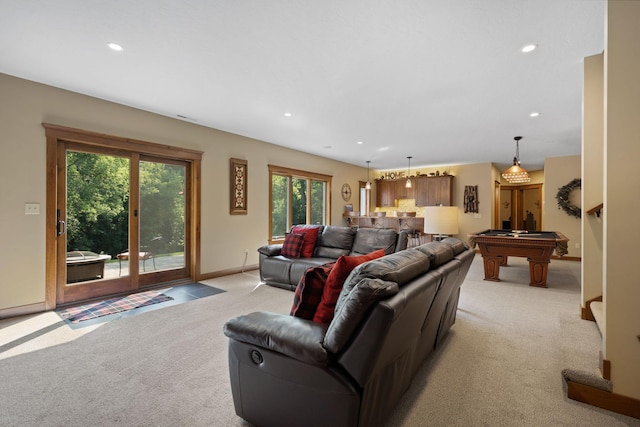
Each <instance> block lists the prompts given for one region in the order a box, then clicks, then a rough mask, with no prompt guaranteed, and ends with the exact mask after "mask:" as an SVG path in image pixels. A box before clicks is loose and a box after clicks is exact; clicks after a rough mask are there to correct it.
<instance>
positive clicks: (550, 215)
mask: <svg viewBox="0 0 640 427" xmlns="http://www.w3.org/2000/svg"><path fill="white" fill-rule="evenodd" d="M581 172H582V160H581V158H580V156H563V157H548V158H546V159H545V160H544V186H543V187H542V192H543V199H544V204H543V216H544V228H545V230H553V231H559V232H561V233H562V234H564V235H565V236H567V238H568V239H569V247H568V249H569V252H568V254H567V256H571V257H580V256H581V254H582V249H581V247H582V223H581V221H580V218H576V217H573V216H570V215H568V214H567V213H566V212H565V211H563V210H562V209H558V202H557V200H556V194H558V189H559V188H560V187H562V186H565V185H567V184H568V183H569V182H571V181H572V180H573V179H575V178H580V177H581ZM574 193H575V194H574ZM580 193H581V190H574V192H573V193H572V194H571V201H572V202H573V203H575V204H576V205H578V206H579V205H580ZM576 245H578V246H577V247H576Z"/></svg>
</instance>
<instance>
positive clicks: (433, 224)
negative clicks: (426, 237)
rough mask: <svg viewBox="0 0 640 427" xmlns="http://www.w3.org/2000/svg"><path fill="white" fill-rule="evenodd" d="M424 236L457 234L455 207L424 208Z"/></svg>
mask: <svg viewBox="0 0 640 427" xmlns="http://www.w3.org/2000/svg"><path fill="white" fill-rule="evenodd" d="M424 233H425V234H448V235H453V234H458V207H457V206H426V207H425V208H424Z"/></svg>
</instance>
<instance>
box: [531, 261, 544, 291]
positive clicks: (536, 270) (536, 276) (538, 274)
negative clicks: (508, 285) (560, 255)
mask: <svg viewBox="0 0 640 427" xmlns="http://www.w3.org/2000/svg"><path fill="white" fill-rule="evenodd" d="M528 261H529V276H530V277H531V281H530V282H529V286H537V287H539V288H546V287H547V272H548V271H549V262H545V261H534V260H528Z"/></svg>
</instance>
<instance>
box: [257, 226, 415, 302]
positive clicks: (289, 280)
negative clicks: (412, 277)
mask: <svg viewBox="0 0 640 427" xmlns="http://www.w3.org/2000/svg"><path fill="white" fill-rule="evenodd" d="M305 227H314V228H318V229H319V231H318V237H317V240H316V243H315V246H314V249H313V256H312V257H309V258H287V257H285V256H283V255H282V254H281V252H282V244H274V245H266V246H262V247H260V248H258V254H259V255H258V257H259V261H258V262H259V268H260V280H261V281H262V282H264V283H266V284H267V285H271V286H276V287H279V288H284V289H289V290H292V291H293V290H295V289H296V286H297V285H298V282H300V278H301V277H302V275H303V274H304V272H305V271H306V270H307V269H308V268H309V267H316V266H318V265H322V264H326V263H328V262H334V261H336V260H337V259H338V258H339V257H340V255H351V256H353V255H364V254H368V253H370V252H373V251H375V250H378V249H384V250H385V253H386V254H390V253H393V252H397V251H400V250H403V249H406V247H407V241H408V234H407V232H405V231H401V232H399V233H398V232H397V231H396V230H392V229H383V228H352V227H341V226H337V225H325V226H323V225H317V226H305Z"/></svg>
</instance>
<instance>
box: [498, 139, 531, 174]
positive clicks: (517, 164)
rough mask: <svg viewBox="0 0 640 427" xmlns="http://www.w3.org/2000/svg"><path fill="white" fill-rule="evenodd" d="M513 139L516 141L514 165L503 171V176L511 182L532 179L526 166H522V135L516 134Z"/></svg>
mask: <svg viewBox="0 0 640 427" xmlns="http://www.w3.org/2000/svg"><path fill="white" fill-rule="evenodd" d="M513 139H515V141H516V156H515V157H514V158H513V166H511V167H510V168H509V169H507V170H505V171H504V172H502V177H503V178H504V179H506V180H507V182H508V183H509V184H523V183H526V182H530V181H531V177H529V174H528V173H527V171H526V170H524V168H522V167H521V166H520V140H521V139H522V137H521V136H516V137H514V138H513Z"/></svg>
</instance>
